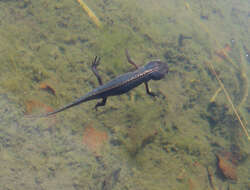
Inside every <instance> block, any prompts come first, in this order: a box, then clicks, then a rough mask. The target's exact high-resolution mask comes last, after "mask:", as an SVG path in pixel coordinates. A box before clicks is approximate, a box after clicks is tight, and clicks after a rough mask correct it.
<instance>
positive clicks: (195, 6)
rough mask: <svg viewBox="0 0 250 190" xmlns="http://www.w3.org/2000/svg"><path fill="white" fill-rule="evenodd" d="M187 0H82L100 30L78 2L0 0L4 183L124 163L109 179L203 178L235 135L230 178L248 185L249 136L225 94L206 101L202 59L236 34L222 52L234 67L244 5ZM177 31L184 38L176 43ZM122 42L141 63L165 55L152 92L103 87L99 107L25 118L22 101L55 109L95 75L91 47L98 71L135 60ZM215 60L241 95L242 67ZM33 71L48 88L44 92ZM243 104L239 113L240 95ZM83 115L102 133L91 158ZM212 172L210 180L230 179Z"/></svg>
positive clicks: (155, 182) (83, 183)
mask: <svg viewBox="0 0 250 190" xmlns="http://www.w3.org/2000/svg"><path fill="white" fill-rule="evenodd" d="M185 2H186V1H179V2H173V1H160V2H156V1H146V2H144V1H137V2H133V1H100V2H99V1H98V2H97V1H93V2H92V1H91V2H90V1H89V2H86V3H87V4H88V5H90V6H91V8H92V9H93V10H95V12H96V14H97V15H98V16H99V18H100V19H101V21H102V22H103V24H104V27H103V28H102V29H97V28H96V27H95V25H94V24H93V23H92V22H91V21H90V20H89V18H88V16H87V15H86V14H85V13H84V12H83V11H82V10H81V7H80V6H79V5H78V4H77V1H75V2H70V1H54V2H51V1H46V0H45V1H29V0H25V1H0V8H1V11H0V18H3V17H4V18H5V19H0V20H1V22H0V26H1V29H0V34H1V35H0V36H1V37H0V39H1V43H2V45H1V47H0V53H1V56H0V62H1V64H0V69H1V73H0V76H1V81H0V84H1V85H0V86H1V89H0V92H1V97H0V105H1V106H0V131H1V135H0V142H1V143H0V145H1V146H0V151H1V155H3V156H2V157H1V158H0V162H1V172H0V176H1V179H2V180H1V185H0V187H1V188H3V189H18V188H19V187H22V189H25V188H26V189H39V188H40V189H59V188H60V189H101V188H102V187H103V183H104V181H105V180H107V179H108V178H109V176H110V175H111V174H112V172H113V171H115V170H117V169H119V168H121V172H120V174H119V179H118V180H117V181H118V182H117V183H116V184H115V185H114V187H113V189H139V190H140V189H155V190H158V189H159V190H160V189H166V188H167V189H185V188H187V186H189V188H190V186H191V185H192V186H193V188H194V189H195V188H197V187H200V188H199V189H208V188H209V183H208V181H207V173H206V170H205V168H206V167H207V166H211V167H212V169H213V170H214V171H215V170H216V159H215V155H214V153H216V152H218V151H220V150H222V149H223V150H228V151H229V150H230V147H232V145H237V146H238V147H240V155H243V157H244V158H245V159H244V161H242V162H241V163H240V164H239V167H238V178H239V181H238V182H237V183H235V184H230V187H231V188H232V189H247V188H248V187H247V182H248V181H247V180H248V176H249V174H248V172H247V171H248V170H247V168H248V166H249V149H248V147H249V144H248V142H246V141H245V137H244V136H242V135H241V129H240V128H239V124H238V122H237V120H235V119H234V115H233V113H232V111H231V110H230V108H229V106H228V105H227V102H226V101H225V97H224V96H223V94H222V93H221V94H219V96H218V97H217V98H216V104H215V105H213V106H214V107H211V106H212V105H211V104H209V100H210V98H211V97H212V95H213V94H214V92H215V91H216V90H217V88H218V85H217V82H216V80H214V77H213V76H212V74H211V73H210V72H209V70H208V69H207V68H206V67H205V64H204V62H205V61H212V60H211V57H212V56H216V55H214V52H215V51H216V50H218V49H220V48H223V46H224V44H226V43H229V44H230V40H231V38H234V40H235V41H236V43H237V46H235V47H234V48H232V49H233V51H232V54H230V55H229V56H230V58H231V59H232V60H233V61H234V62H235V64H236V65H237V66H239V67H240V65H238V64H239V60H240V55H239V53H240V50H239V48H240V46H242V44H241V43H242V41H245V40H246V43H247V44H249V43H250V42H249V39H248V38H247V36H248V34H247V33H246V32H245V31H246V30H247V29H249V23H247V22H246V17H244V16H246V11H247V10H245V8H244V7H243V6H242V7H241V6H239V5H237V7H236V8H237V9H236V10H234V11H233V16H230V12H231V11H230V10H231V8H232V7H230V6H231V5H230V3H229V1H227V2H222V1H221V2H218V3H215V2H213V1H212V2H207V1H199V2H198V1H190V2H189V6H190V8H189V9H187V8H185ZM197 2H198V3H197ZM226 4H227V5H228V6H225V5H226ZM229 5H230V6H229ZM200 16H203V17H208V20H202V19H200ZM231 19H232V20H233V23H232V22H231ZM238 21H240V22H241V23H242V25H239V24H238V23H239V22H238ZM238 28H240V29H238ZM228 31H230V32H228ZM179 34H183V35H187V36H192V39H191V40H186V41H184V45H183V46H182V47H179V46H178V37H179ZM126 48H127V49H128V50H129V53H130V54H131V57H132V59H133V60H134V61H135V62H136V63H137V64H138V65H142V64H144V63H146V62H148V61H150V60H153V59H158V58H160V59H162V60H163V61H167V62H169V67H170V72H169V74H168V76H167V77H166V78H165V79H163V80H161V81H157V82H155V81H153V82H150V84H149V86H150V88H151V89H152V91H154V92H156V93H157V94H158V97H156V98H152V97H148V96H147V94H146V92H145V87H144V86H143V85H142V86H140V87H138V88H136V89H135V90H133V91H132V92H130V93H128V94H126V95H123V96H120V97H111V98H109V99H108V102H107V105H106V106H105V107H103V108H100V109H99V110H98V111H97V112H96V111H95V110H94V109H93V107H94V105H95V104H96V102H87V103H84V104H82V105H80V106H78V107H75V108H72V109H70V110H68V111H65V112H64V113H61V114H59V115H58V116H57V118H56V120H55V121H54V120H53V119H46V118H44V119H28V118H25V117H23V114H24V113H25V104H26V102H27V101H29V100H36V101H39V102H42V103H44V104H46V105H49V106H52V107H54V108H58V107H61V106H62V105H64V104H67V103H69V102H71V101H73V100H74V99H75V98H77V97H80V96H82V95H83V94H85V93H86V92H88V91H90V90H91V89H92V88H94V87H96V86H98V83H97V80H96V78H95V77H94V76H93V74H92V72H91V69H90V66H91V62H92V60H93V58H94V56H96V55H98V56H101V58H102V59H101V65H100V66H99V70H100V74H101V76H102V77H103V80H104V81H105V82H106V81H108V80H110V79H111V78H113V77H115V76H117V75H119V74H121V73H124V72H127V71H129V70H131V69H133V68H132V66H131V65H129V64H128V63H127V60H126V56H125V53H124V50H125V49H126ZM213 63H214V64H215V65H216V68H217V69H218V71H219V72H220V77H221V78H222V79H223V82H224V84H225V86H226V88H227V89H228V90H229V92H230V94H231V95H232V97H233V100H234V101H235V103H236V104H238V103H239V102H240V100H241V99H242V95H241V94H242V92H243V91H244V90H242V89H243V87H244V85H245V84H244V83H242V82H241V81H242V78H241V77H239V72H238V71H237V70H234V67H233V66H232V65H231V64H230V63H227V62H226V61H225V60H217V61H215V62H213ZM244 64H245V63H244ZM245 66H246V68H248V67H249V65H247V64H245ZM248 74H249V73H248ZM248 76H249V75H248ZM42 82H46V83H48V84H50V85H51V86H52V87H53V88H54V89H55V92H56V96H51V95H50V94H48V93H47V92H46V91H41V90H40V89H39V84H40V83H42ZM246 104H248V105H249V104H250V103H249V98H248V99H247V100H246ZM241 110H243V111H244V116H245V119H246V120H247V121H248V120H249V119H248V118H249V117H247V116H249V112H247V111H246V110H245V107H244V105H243V106H242V109H241ZM248 123H249V121H248ZM89 124H92V125H93V126H95V127H96V128H100V129H102V130H104V131H106V132H107V133H108V134H109V141H108V142H107V144H106V146H105V147H104V148H103V149H105V151H104V152H103V153H102V155H101V156H100V157H99V158H96V157H95V155H93V154H91V153H90V152H88V151H87V149H85V148H84V146H83V145H82V134H83V132H84V128H86V127H87V126H88V125H89ZM194 163H199V164H200V165H201V166H194ZM182 171H184V173H185V175H184V176H183V178H182V179H181V178H180V177H179V178H178V176H180V174H181V173H182ZM215 177H216V180H217V182H218V184H219V185H218V186H223V187H225V186H227V185H228V184H229V183H230V182H228V181H223V180H222V179H221V178H220V176H219V175H217V174H215ZM13 180H15V183H12V182H13ZM190 184H191V185H190Z"/></svg>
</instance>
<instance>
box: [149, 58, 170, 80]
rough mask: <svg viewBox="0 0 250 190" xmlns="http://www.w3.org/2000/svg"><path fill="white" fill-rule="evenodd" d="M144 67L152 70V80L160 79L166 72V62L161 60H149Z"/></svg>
mask: <svg viewBox="0 0 250 190" xmlns="http://www.w3.org/2000/svg"><path fill="white" fill-rule="evenodd" d="M145 67H146V68H147V69H151V70H152V73H151V77H152V79H153V80H160V79H162V78H163V77H164V76H165V74H167V73H168V65H167V63H163V62H161V61H151V62H149V63H148V64H147V65H146V66H145Z"/></svg>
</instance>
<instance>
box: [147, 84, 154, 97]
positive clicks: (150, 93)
mask: <svg viewBox="0 0 250 190" xmlns="http://www.w3.org/2000/svg"><path fill="white" fill-rule="evenodd" d="M144 84H145V87H146V91H147V94H148V95H150V96H153V97H155V96H156V94H155V93H153V92H150V90H149V87H148V83H147V82H144Z"/></svg>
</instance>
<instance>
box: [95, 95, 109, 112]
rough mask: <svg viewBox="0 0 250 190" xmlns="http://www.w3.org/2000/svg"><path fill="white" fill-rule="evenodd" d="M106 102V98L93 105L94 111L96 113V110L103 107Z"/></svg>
mask: <svg viewBox="0 0 250 190" xmlns="http://www.w3.org/2000/svg"><path fill="white" fill-rule="evenodd" d="M106 102H107V98H103V99H102V101H101V102H98V103H97V104H96V105H95V110H96V111H97V108H98V107H100V106H105V104H106Z"/></svg>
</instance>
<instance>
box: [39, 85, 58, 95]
mask: <svg viewBox="0 0 250 190" xmlns="http://www.w3.org/2000/svg"><path fill="white" fill-rule="evenodd" d="M39 88H40V89H41V90H44V91H46V92H48V93H50V94H52V95H54V96H55V95H56V91H55V90H54V88H52V87H51V86H50V85H49V84H47V83H45V82H43V83H41V84H40V85H39Z"/></svg>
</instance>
